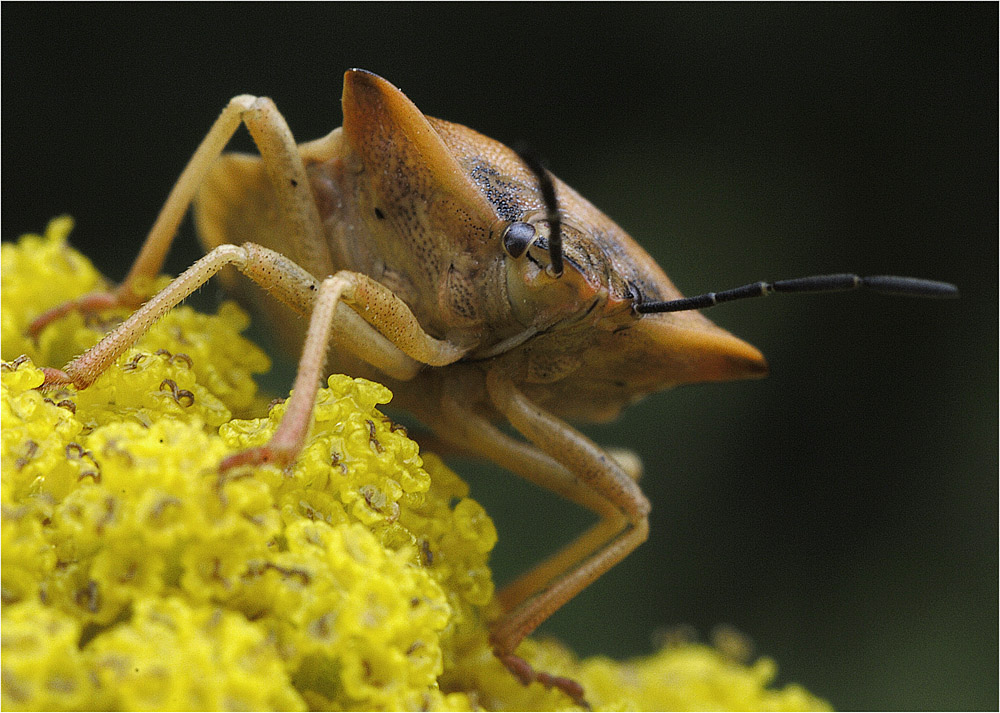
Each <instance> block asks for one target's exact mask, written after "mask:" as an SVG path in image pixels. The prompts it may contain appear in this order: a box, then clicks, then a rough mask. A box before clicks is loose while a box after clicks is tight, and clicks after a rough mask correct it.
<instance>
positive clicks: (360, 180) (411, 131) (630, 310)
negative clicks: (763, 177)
mask: <svg viewBox="0 0 1000 713" xmlns="http://www.w3.org/2000/svg"><path fill="white" fill-rule="evenodd" d="M343 109H344V125H343V127H342V128H339V129H335V130H334V131H332V132H331V133H330V134H328V135H327V136H325V137H323V138H321V139H318V140H315V141H311V142H307V143H304V144H296V143H295V141H294V140H293V137H292V134H291V132H290V131H289V129H288V127H287V125H286V124H285V122H284V120H283V118H282V117H281V115H280V114H279V113H278V111H277V109H276V108H275V106H274V104H273V103H272V102H271V101H270V100H269V99H263V98H261V99H258V98H255V97H251V96H239V97H236V98H234V99H232V100H231V101H230V102H229V104H228V105H227V107H226V108H225V109H224V110H223V112H222V115H221V116H220V117H219V119H218V120H217V121H216V122H215V124H214V125H213V126H212V128H211V129H210V131H209V133H208V134H207V136H206V138H205V139H204V141H203V142H202V144H201V146H200V147H199V148H198V150H197V151H196V152H195V154H194V156H193V157H192V159H191V161H190V162H189V164H188V166H187V168H186V169H185V170H184V172H183V173H182V175H181V177H180V179H179V180H178V181H177V184H176V185H175V187H174V189H173V190H172V191H171V193H170V196H169V197H168V198H167V201H166V204H165V206H164V208H163V210H162V212H161V214H160V216H159V218H158V219H157V221H156V223H155V225H154V226H153V229H152V231H151V232H150V235H149V237H148V238H147V240H146V242H145V244H144V246H143V249H142V251H141V253H140V255H139V257H138V258H137V259H136V262H135V264H134V266H133V267H132V270H131V272H130V273H129V275H128V276H127V277H126V279H125V281H124V283H123V284H122V285H121V286H120V287H118V288H117V290H116V291H114V292H113V293H102V294H93V295H88V296H86V297H84V298H82V299H80V300H78V301H76V302H74V303H72V304H68V305H63V306H61V307H59V308H57V309H55V310H52V311H50V312H49V313H46V314H45V315H43V316H42V317H40V318H39V320H38V321H37V322H36V323H35V325H34V328H36V329H37V328H39V327H40V326H42V325H44V324H46V323H48V322H49V321H51V320H52V319H55V318H56V317H58V316H59V315H60V314H64V313H65V312H67V311H68V310H72V309H85V310H87V309H96V308H99V307H104V306H108V305H114V304H124V305H130V306H135V307H137V308H138V309H137V310H136V311H135V312H134V313H133V315H132V316H131V317H129V318H128V319H127V320H126V321H125V322H124V323H122V324H121V325H120V326H119V327H118V328H117V329H115V330H114V331H113V332H111V333H110V334H109V335H108V336H107V337H105V338H104V339H103V340H102V341H101V342H100V343H99V344H97V345H96V346H95V347H93V348H92V349H91V350H89V351H88V352H86V353H85V354H83V355H82V356H80V357H78V358H77V359H74V360H73V361H72V362H70V363H69V364H67V365H66V366H65V368H64V369H62V370H57V369H47V370H46V384H64V383H73V384H75V385H76V386H77V387H79V388H84V387H86V386H88V385H89V384H91V383H92V382H93V381H94V379H95V378H96V377H97V375H98V374H100V373H101V372H102V371H103V370H104V369H106V368H107V367H108V366H109V365H110V364H111V363H112V362H113V361H114V360H115V359H117V358H118V356H120V355H121V354H122V353H123V352H124V351H125V349H126V348H127V347H128V346H129V345H130V344H131V343H132V342H133V341H134V340H135V339H136V338H137V337H138V335H140V334H141V333H142V332H143V331H144V330H145V329H146V328H147V327H148V326H149V325H150V324H151V323H152V322H153V321H154V320H156V319H158V318H159V317H160V316H162V315H163V314H164V313H165V312H166V311H168V310H169V309H170V308H172V307H173V306H174V305H176V304H177V303H179V302H180V301H181V300H183V299H184V298H185V297H186V296H187V295H189V294H190V293H191V292H192V291H193V290H195V289H196V288H197V287H199V286H200V285H202V284H204V283H205V282H206V281H207V280H208V279H209V278H210V277H212V276H213V275H215V274H216V273H218V272H219V271H220V270H222V269H223V268H224V267H227V266H233V267H235V268H237V270H238V271H239V272H241V273H243V274H244V275H245V276H247V277H249V278H250V279H251V280H252V282H253V283H255V285H256V286H255V285H253V284H251V283H248V282H247V281H245V280H242V279H240V278H239V277H238V276H237V275H236V274H235V273H232V274H229V272H225V273H222V275H221V277H222V278H223V279H224V281H225V282H226V284H227V286H228V287H230V288H231V289H232V290H233V291H234V292H236V293H237V294H238V295H240V296H241V297H243V298H244V299H246V300H248V301H250V302H252V303H253V304H254V305H255V306H256V307H257V308H258V309H259V310H260V311H262V312H263V313H264V315H265V316H266V317H267V318H268V320H269V322H270V324H271V327H272V328H273V330H274V331H275V332H276V334H277V335H278V337H279V339H280V341H281V343H282V344H286V345H289V346H290V348H292V349H298V346H299V345H302V347H301V359H300V362H299V369H298V375H297V377H296V381H295V385H294V393H293V395H292V396H291V398H290V401H289V406H288V410H287V412H286V415H285V418H284V420H283V422H282V424H281V426H280V428H279V429H278V431H277V432H276V433H275V435H274V437H273V439H272V440H271V442H270V443H269V444H268V445H267V446H265V447H263V448H257V449H253V450H250V451H246V452H242V453H237V454H235V455H233V456H231V457H229V458H227V459H226V461H224V462H223V463H222V464H221V468H223V469H229V468H235V467H239V466H241V465H245V464H254V463H261V462H278V463H283V462H289V461H291V460H293V459H294V458H295V457H296V455H297V454H298V452H299V450H300V449H301V447H302V444H303V441H304V439H305V437H306V435H307V432H308V430H309V427H310V423H311V415H312V408H313V402H314V399H315V395H316V392H317V388H318V384H319V381H320V379H321V377H322V376H324V374H325V373H326V372H327V371H342V372H345V373H347V374H351V375H354V376H364V377H367V378H371V379H375V380H378V381H381V382H384V383H386V384H387V385H388V386H389V387H390V388H391V389H392V390H393V392H394V393H395V394H396V400H397V401H398V403H400V404H401V405H402V406H403V407H404V408H406V409H408V410H410V411H412V412H413V413H414V415H416V416H417V418H419V419H420V420H421V421H423V422H424V423H425V424H427V425H428V426H429V427H431V429H433V431H434V433H435V435H436V437H437V438H438V439H439V441H440V442H441V443H442V444H443V445H445V446H446V447H451V448H454V449H455V450H457V451H461V452H466V453H468V452H471V453H474V454H477V455H479V456H482V457H484V458H488V459H490V460H492V461H494V462H496V463H497V464H499V465H501V466H503V467H505V468H507V469H509V470H512V471H514V472H515V473H517V474H518V475H520V476H522V477H524V478H526V479H528V480H530V481H532V482H534V483H536V484H538V485H541V486H543V487H545V488H548V489H550V490H552V491H554V492H556V493H558V494H559V495H561V496H563V497H565V498H567V499H569V500H571V501H572V502H574V503H577V504H579V505H581V506H583V507H585V508H588V509H590V510H592V511H593V512H594V513H596V514H597V515H598V516H599V517H600V521H599V522H598V523H597V524H596V525H595V526H593V527H592V528H591V529H590V530H588V531H587V532H585V533H584V534H582V535H581V536H580V537H579V538H578V539H577V540H575V541H574V542H573V543H571V544H569V545H568V546H566V547H564V548H563V549H562V550H560V551H559V552H558V553H556V554H555V555H553V556H552V557H550V558H549V559H547V560H545V561H544V562H542V563H541V564H539V565H537V566H536V567H535V568H533V569H531V570H530V571H529V572H527V573H526V574H524V575H522V576H521V577H520V578H518V579H517V580H516V581H514V582H513V583H511V584H509V585H508V586H507V587H506V588H504V589H503V590H502V591H501V592H500V593H499V595H498V597H499V600H500V603H501V605H502V607H503V611H504V613H503V615H502V616H501V617H500V618H499V619H498V620H497V621H496V622H494V624H493V627H492V635H491V640H492V645H493V647H494V650H495V652H496V654H497V656H498V657H499V658H500V659H501V660H502V661H503V663H504V664H505V665H506V666H507V667H508V668H509V669H510V670H511V671H512V672H513V673H514V674H516V675H517V676H518V677H519V678H520V679H521V680H522V681H523V682H524V683H528V682H531V681H535V680H537V681H540V682H542V683H544V684H545V685H549V686H555V687H558V688H560V689H562V690H563V691H565V692H566V693H567V694H569V695H570V696H571V697H572V698H573V699H574V700H575V701H576V702H577V703H581V704H583V703H584V698H583V691H582V690H581V688H580V686H579V685H578V684H576V683H575V682H573V681H570V680H567V679H564V678H559V677H555V676H551V675H549V674H546V673H541V672H536V671H534V670H533V669H532V668H531V667H530V666H529V665H528V663H527V662H525V661H524V660H522V659H520V658H519V657H517V656H516V655H515V654H514V651H515V649H516V647H517V645H518V644H519V643H520V641H521V640H522V639H523V638H524V637H525V636H526V635H527V634H529V633H530V632H531V631H533V630H534V629H535V628H536V627H537V626H538V625H539V624H540V623H541V622H542V621H544V620H545V619H546V618H547V617H548V616H549V615H551V614H552V613H553V612H554V611H555V610H557V609H558V608H559V607H561V606H562V605H563V604H565V603H566V602H567V601H569V600H570V599H571V598H573V596H574V595H576V594H577V593H578V592H580V591H581V590H582V589H584V588H585V587H587V586H588V585H589V584H590V583H591V582H593V581H594V580H595V579H596V578H597V577H599V576H600V575H601V574H602V573H604V572H606V571H607V570H608V569H610V568H611V567H613V566H614V565H615V564H616V563H617V562H619V561H621V560H622V559H623V558H624V557H625V556H626V555H628V554H629V553H630V552H631V551H632V550H634V549H635V548H636V547H638V546H639V544H641V543H642V542H643V541H644V540H645V539H646V536H647V533H648V514H649V509H650V506H649V502H648V501H647V500H646V498H645V496H644V495H643V494H642V491H641V490H640V489H639V487H638V485H637V484H636V479H637V477H638V470H639V468H638V466H637V463H636V459H634V458H628V457H623V456H618V457H614V456H612V455H611V454H609V453H608V452H607V451H605V450H604V449H602V448H601V447H600V446H598V445H597V444H596V443H594V442H593V441H591V440H590V439H589V438H587V437H586V436H584V435H583V434H582V433H580V432H579V431H577V430H576V429H575V428H573V427H572V426H570V425H569V424H568V423H567V421H570V420H580V421H607V420H610V419H614V418H615V417H616V416H617V415H618V414H619V413H620V412H621V411H622V410H623V409H624V408H625V407H626V406H628V405H629V404H631V403H633V402H635V401H636V400H637V399H639V398H641V397H643V396H645V395H647V394H649V393H652V392H654V391H660V390H663V389H666V388H670V387H672V386H676V385H679V384H688V383H695V382H705V381H725V380H732V379H742V378H753V377H760V376H763V375H764V374H765V373H766V370H767V367H766V364H765V362H764V358H763V356H762V355H761V353H760V352H759V351H758V350H757V349H755V348H754V347H752V346H750V345H749V344H747V343H746V342H743V341H742V340H740V339H738V338H736V337H734V336H733V335H731V334H730V333H729V332H727V331H725V330H723V329H721V328H719V327H717V326H715V325H714V324H713V323H712V322H710V321H709V320H708V319H707V318H705V317H704V316H702V315H701V314H700V313H699V312H697V311H696V310H699V309H702V308H705V307H709V306H711V305H714V304H717V303H720V302H725V301H730V300H735V299H740V298H744V297H754V296H760V295H765V294H768V293H770V292H803V291H829V290H847V289H855V288H858V287H864V288H868V289H872V290H875V291H882V292H890V293H898V294H904V295H916V296H934V297H948V296H954V295H955V294H957V291H956V290H955V288H954V287H953V286H951V285H947V284H944V283H939V282H932V281H926V280H917V279H913V278H899V277H888V276H882V277H865V278H862V277H857V276H855V275H825V276H818V277H809V278H802V279H797V280H786V281H779V282H774V283H763V282H762V283H755V284H752V285H747V286H745V287H740V288H737V289H733V290H728V291H724V292H719V293H708V294H705V295H700V296H697V297H691V298H685V297H683V296H682V295H681V294H680V293H679V291H678V290H677V289H676V288H675V287H674V285H673V284H672V283H671V282H670V280H669V279H668V278H667V276H666V274H665V273H664V272H663V270H662V269H661V268H660V267H659V266H658V265H657V264H656V263H655V262H654V261H653V260H652V258H650V257H649V255H647V254H646V252H644V251H643V249H642V248H641V247H639V245H638V244H637V243H635V242H634V241H633V240H632V239H631V238H630V237H629V236H628V235H627V234H626V233H625V232H624V231H623V230H622V229H621V228H619V227H618V226H617V225H616V224H615V223H613V222H612V221H611V220H610V219H609V218H608V217H607V216H605V215H604V214H603V213H602V212H601V211H599V210H598V209H597V208H595V207H594V206H593V205H591V204H590V203H589V202H587V200H586V199H584V198H583V197H582V196H580V195H579V194H577V193H576V192H575V191H573V189H571V188H570V187H569V186H567V185H565V184H564V183H562V182H561V181H559V180H558V179H556V178H555V177H553V176H551V175H550V174H549V173H548V172H546V171H545V170H544V169H542V167H541V166H540V165H538V163H537V161H535V160H534V159H533V158H531V157H530V156H522V155H520V154H518V153H517V152H515V151H513V150H511V149H509V148H507V147H506V146H504V145H502V144H500V143H498V142H496V141H494V140H492V139H489V138H487V137H485V136H483V135H481V134H479V133H477V132H475V131H473V130H471V129H468V128H466V127H464V126H459V125H457V124H452V123H449V122H446V121H441V120H439V119H433V118H430V117H427V116H425V115H424V114H423V113H421V112H420V110H419V109H417V107H416V106H414V105H413V103H412V102H410V101H409V100H408V99H407V98H406V97H405V96H404V95H403V94H402V92H400V91H399V90H398V89H397V88H395V87H394V86H392V85H391V84H390V83H389V82H387V81H385V80H384V79H382V78H380V77H378V76H376V75H374V74H371V73H369V72H365V71H361V70H351V71H348V72H347V74H346V75H345V79H344V95H343ZM241 123H245V124H246V125H247V127H248V129H249V130H250V133H251V134H252V136H253V138H254V141H255V142H256V144H257V147H258V148H259V149H260V154H261V155H260V156H247V155H220V154H221V152H222V150H223V148H224V146H225V145H226V143H227V142H228V141H229V139H230V137H231V136H232V134H233V132H234V131H235V130H236V129H237V128H238V127H239V125H240V124H241ZM192 202H194V204H195V219H196V224H197V228H198V232H199V234H200V236H201V241H202V243H203V245H204V246H205V248H206V249H207V250H208V253H207V255H205V257H203V258H201V259H200V260H198V261H197V262H196V263H195V264H194V265H193V266H192V267H191V268H189V269H188V270H187V271H185V272H184V273H183V274H181V275H180V276H179V277H178V278H177V279H175V280H174V281H173V282H172V283H171V284H170V286H168V287H167V288H166V289H165V290H163V291H162V292H160V293H159V294H157V295H156V296H155V297H153V298H152V299H151V300H149V301H148V302H146V303H145V304H142V305H141V306H140V305H139V302H140V299H139V298H138V297H137V296H136V292H135V290H134V286H135V285H136V284H137V283H138V281H139V280H142V279H146V278H149V277H151V276H154V275H155V274H156V273H157V272H158V271H159V269H160V267H161V265H162V263H163V259H164V256H165V254H166V252H167V250H168V248H169V246H170V243H171V241H172V239H173V236H174V234H175V232H176V229H177V226H178V224H179V222H180V221H181V219H182V217H183V215H184V213H185V212H186V211H187V208H188V205H189V204H191V203H192ZM230 272H231V271H230ZM258 288H263V290H264V291H266V292H268V293H270V296H271V297H273V298H276V299H271V298H268V297H265V296H264V295H263V293H262V292H261V290H260V289H258ZM289 308H291V310H292V311H293V312H297V313H298V314H300V315H303V316H306V317H308V318H309V319H308V329H305V328H304V327H303V326H302V325H303V324H304V322H302V321H297V320H294V319H289V318H288V316H289V312H288V309H289ZM502 422H508V423H510V424H511V425H512V426H513V428H514V429H515V430H516V431H517V432H518V433H519V434H521V435H522V436H523V437H524V439H523V440H522V439H519V438H514V437H512V436H510V435H508V434H507V433H505V432H504V431H502V430H501V429H500V428H499V426H498V424H500V423H502Z"/></svg>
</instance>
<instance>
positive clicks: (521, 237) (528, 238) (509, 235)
mask: <svg viewBox="0 0 1000 713" xmlns="http://www.w3.org/2000/svg"><path fill="white" fill-rule="evenodd" d="M534 240H535V226H533V225H531V224H530V223H522V222H521V221H516V222H514V223H511V224H510V225H508V226H507V229H506V230H504V231H503V249H504V250H506V251H507V254H508V255H510V256H511V257H513V258H518V257H521V256H522V255H524V251H525V250H527V249H528V246H529V245H531V243H533V242H534Z"/></svg>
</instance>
